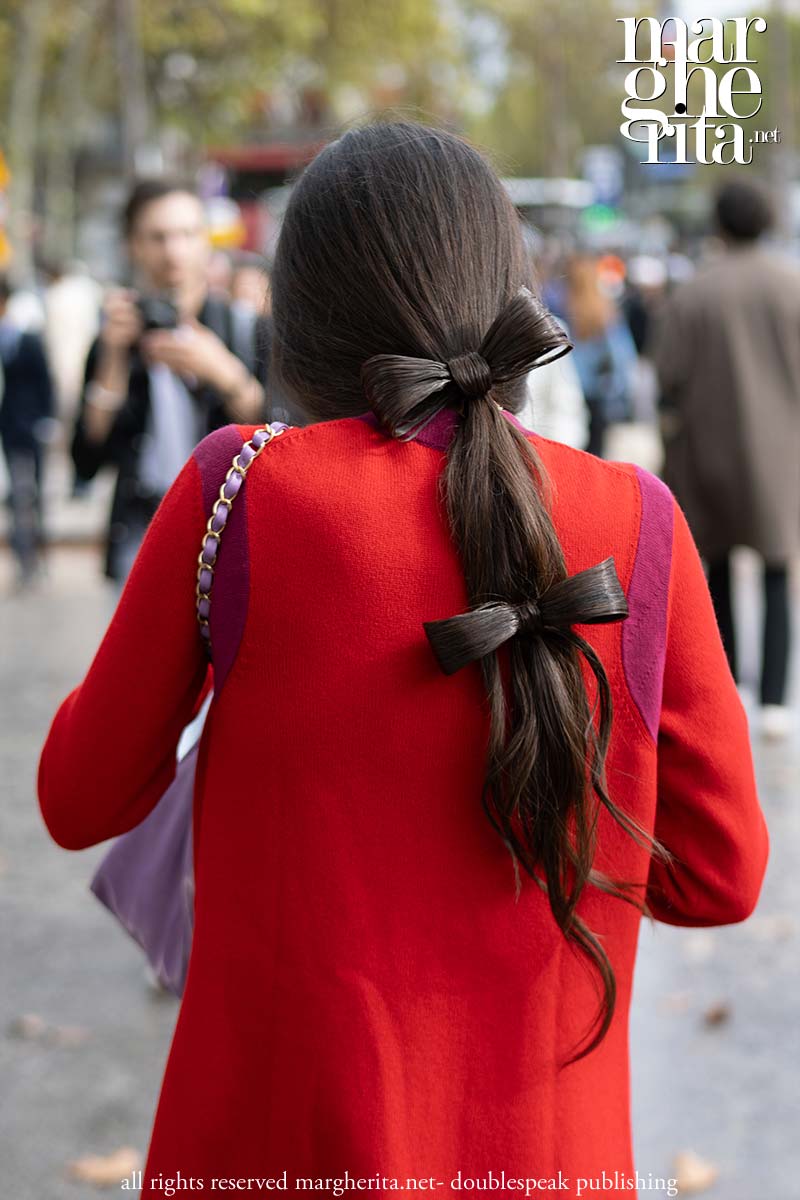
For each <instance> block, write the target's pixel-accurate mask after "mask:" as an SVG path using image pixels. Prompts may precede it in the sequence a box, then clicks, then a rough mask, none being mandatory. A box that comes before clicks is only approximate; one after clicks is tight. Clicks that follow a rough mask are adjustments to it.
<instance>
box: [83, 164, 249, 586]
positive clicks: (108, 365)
mask: <svg viewBox="0 0 800 1200" xmlns="http://www.w3.org/2000/svg"><path fill="white" fill-rule="evenodd" d="M124 232H125V239H126V243H127V246H128V251H129V255H130V261H131V266H132V269H133V273H134V281H135V284H136V287H135V288H118V289H114V290H113V291H111V292H110V293H109V294H108V296H107V298H106V301H105V305H104V314H103V317H104V319H103V322H102V327H101V330H100V333H99V335H98V337H97V339H96V341H95V342H94V344H93V345H92V348H91V350H90V352H89V356H88V359H87V363H86V371H85V382H84V389H83V395H82V397H81V404H80V409H79V413H78V418H77V422H76V425H75V431H74V436H73V439H72V458H73V462H74V464H75V470H76V474H77V477H78V478H79V479H81V480H90V479H92V478H93V477H94V476H95V475H96V474H97V472H98V471H99V470H100V469H101V468H102V467H104V466H107V465H109V464H113V465H114V466H116V467H117V470H118V475H117V483H116V487H115V490H114V498H113V501H112V505H111V517H110V526H109V531H108V544H107V553H106V563H105V574H106V575H107V576H108V577H109V578H111V579H113V580H116V581H117V582H118V583H120V584H121V583H122V582H124V580H125V578H126V577H127V574H128V572H129V570H130V568H131V566H132V564H133V560H134V559H135V557H136V553H137V551H138V548H139V545H140V544H141V541H142V538H143V537H144V533H145V531H146V529H147V526H148V524H149V522H150V520H151V518H152V516H153V514H154V513H155V511H156V508H157V507H158V505H159V503H160V501H161V499H162V498H163V496H164V494H165V493H166V491H167V490H168V488H169V487H170V485H171V484H172V482H173V480H174V479H175V477H176V476H177V474H178V472H179V471H180V469H181V467H182V466H183V463H184V462H185V461H186V459H187V458H188V457H189V455H190V454H191V452H192V450H193V449H194V447H195V446H196V445H197V443H198V442H199V441H200V440H201V439H202V438H203V437H205V435H206V434H207V433H210V432H211V431H212V430H214V429H217V428H219V427H220V426H222V425H227V424H230V423H231V422H239V423H242V424H255V423H258V422H261V421H262V420H265V419H266V404H265V382H266V380H265V375H266V369H265V358H266V355H267V354H268V350H269V347H268V345H267V333H266V325H265V324H264V323H263V322H262V321H261V319H259V318H256V317H254V318H253V321H252V324H251V326H250V327H249V329H248V330H245V331H244V335H243V330H242V325H241V321H240V320H238V319H234V314H232V312H231V308H230V305H229V304H228V303H227V302H226V301H225V300H223V299H221V298H218V297H215V296H212V295H209V293H208V285H207V266H208V259H209V254H210V242H209V239H208V233H207V229H206V223H205V219H204V210H203V205H202V203H201V201H200V200H199V198H198V197H197V196H196V195H195V194H194V192H193V191H192V190H191V188H188V187H184V186H182V185H181V184H179V183H177V182H175V183H173V182H169V181H166V180H157V181H153V182H144V183H140V184H138V185H137V186H136V187H135V188H134V189H133V191H132V193H131V195H130V197H129V199H128V203H127V205H126V208H125V213H124ZM265 288H266V279H265Z"/></svg>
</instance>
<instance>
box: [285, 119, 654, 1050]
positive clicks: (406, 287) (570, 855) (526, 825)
mask: <svg viewBox="0 0 800 1200" xmlns="http://www.w3.org/2000/svg"><path fill="white" fill-rule="evenodd" d="M530 284H531V280H530V277H529V267H528V263H527V257H526V254H525V250H524V244H523V241H522V237H521V232H520V229H519V222H518V220H517V217H516V214H515V212H514V209H513V207H512V205H511V204H510V202H509V200H508V198H507V196H506V193H505V191H504V189H503V187H502V185H501V184H500V182H499V180H498V178H497V176H496V175H495V173H494V171H493V170H492V168H491V167H490V166H489V164H488V162H487V161H486V160H485V158H484V157H483V156H482V155H481V154H480V153H478V151H477V150H475V149H474V148H473V147H471V146H470V145H468V144H467V143H466V142H464V141H463V140H462V139H460V138H458V137H456V136H454V135H452V134H450V133H447V132H444V131H442V130H438V129H432V128H428V127H426V126H421V125H416V124H413V123H410V122H392V123H384V124H374V125H369V126H366V127H361V128H357V129H354V130H351V131H349V132H348V133H346V134H345V135H344V136H343V137H341V138H340V139H338V140H337V141H335V142H333V143H331V144H330V145H329V146H327V147H326V148H325V149H324V150H323V151H322V152H321V153H320V154H319V155H318V156H317V157H316V159H314V161H313V162H312V163H311V165H310V166H309V167H308V168H307V169H306V171H305V173H304V174H303V175H302V177H301V178H300V180H299V182H298V184H297V186H296V187H295V189H294V191H293V193H292V197H291V199H290V202H289V205H288V208H287V211H286V214H285V218H284V222H283V227H282V231H281V235H280V239H279V243H278V248H277V253H276V259H275V264H274V271H273V276H272V288H273V316H274V322H275V326H274V328H275V343H274V355H273V365H274V368H275V369H276V370H277V373H278V377H279V380H280V382H281V383H282V384H283V385H284V386H285V387H286V388H288V390H289V391H290V392H291V393H293V394H294V396H295V397H296V399H297V400H298V402H299V403H300V404H301V405H302V407H303V408H304V409H305V411H306V412H307V413H308V414H309V416H310V417H311V418H312V419H315V420H321V421H325V420H331V419H335V418H339V417H347V416H356V415H359V414H361V413H363V412H365V411H366V410H367V408H369V407H371V408H372V409H373V410H374V412H375V413H376V414H377V416H378V417H379V418H380V420H381V421H382V422H383V424H384V426H385V427H386V429H387V431H388V432H389V433H391V434H393V435H394V436H396V437H408V436H413V434H414V432H415V431H416V430H418V429H419V428H421V427H422V425H424V423H425V422H426V421H427V420H429V419H430V418H431V416H432V415H433V414H435V412H437V411H438V410H439V409H440V408H441V407H442V406H445V405H447V406H449V407H452V408H455V409H457V411H458V412H459V414H460V417H459V418H457V419H456V426H455V430H454V433H453V437H452V439H451V442H450V445H449V448H448V451H447V459H446V464H445V467H444V470H443V472H442V474H441V477H440V482H441V486H442V488H443V494H444V499H445V502H446V508H447V513H448V518H449V522H450V528H451V531H452V536H453V539H454V543H455V545H456V547H457V549H458V552H459V554H460V558H461V562H462V564H463V570H464V577H465V581H466V587H467V593H468V596H469V602H470V611H469V612H467V613H463V614H456V615H455V616H454V617H452V618H448V619H446V620H443V621H431V622H426V623H425V633H426V635H427V636H428V639H429V641H430V643H431V647H432V649H433V651H434V653H435V654H436V657H437V659H438V661H439V664H440V666H441V667H442V669H443V670H444V671H446V672H448V673H451V672H452V671H455V670H458V669H459V668H460V667H462V666H463V665H465V664H466V663H467V662H471V661H477V662H479V664H480V667H481V670H482V673H483V679H484V683H485V687H486V693H487V698H488V707H489V713H490V720H491V733H490V742H489V749H488V762H487V773H486V779H485V782H484V788H483V793H482V803H483V807H484V809H485V811H486V814H487V816H488V818H489V820H490V821H491V823H492V825H493V826H494V828H495V829H496V830H497V832H498V833H499V835H500V836H501V837H502V839H503V840H504V842H505V844H506V845H507V847H508V849H509V851H510V853H511V857H512V861H513V864H514V870H515V877H516V886H517V895H519V886H520V876H519V867H520V866H521V867H522V868H523V870H524V871H525V872H526V873H527V874H528V875H529V876H530V877H531V878H532V879H533V880H535V882H536V883H537V884H538V885H539V887H541V888H542V890H543V891H544V892H545V893H546V895H547V898H548V901H549V904H550V908H551V910H552V913H553V916H554V918H555V920H556V921H557V923H558V925H559V927H560V928H561V930H562V931H563V933H564V935H565V936H566V937H567V939H568V940H569V941H570V942H571V943H572V944H573V945H574V946H575V947H576V948H577V949H578V951H580V952H581V953H582V954H583V955H585V957H586V958H587V959H588V960H589V962H590V963H592V964H593V965H594V966H595V967H596V968H597V970H598V972H599V974H600V978H601V980H602V986H603V1001H602V1005H601V1008H600V1010H599V1011H598V1014H597V1015H596V1017H595V1020H594V1022H593V1024H592V1026H591V1027H590V1031H589V1032H591V1029H593V1028H595V1026H598V1028H597V1032H596V1034H595V1036H594V1037H593V1038H592V1040H591V1042H590V1043H589V1044H588V1045H587V1046H586V1047H585V1048H584V1049H583V1050H582V1051H581V1052H580V1053H579V1054H576V1055H575V1056H574V1057H573V1058H570V1059H569V1060H567V1062H575V1061H577V1060H578V1059H580V1058H583V1057H584V1056H585V1055H587V1054H589V1053H590V1052H591V1051H592V1050H593V1049H594V1048H595V1046H596V1045H597V1044H598V1043H599V1042H600V1041H601V1040H602V1038H603V1037H604V1036H605V1034H606V1032H607V1030H608V1028H609V1025H610V1023H611V1020H612V1017H613V1013H614V1007H615V1000H616V982H615V977H614V972H613V970H612V967H611V964H610V962H609V959H608V956H607V954H606V952H605V950H604V948H603V946H602V945H601V943H600V941H599V939H598V938H597V937H596V936H595V934H593V933H592V931H591V930H590V929H589V928H588V927H587V926H586V924H585V922H584V921H583V920H582V919H581V917H580V916H579V915H578V912H577V906H578V901H579V899H580V897H581V894H582V892H583V890H584V888H585V887H586V885H587V884H593V885H594V886H596V887H598V888H601V889H602V890H603V891H604V892H607V893H608V894H610V895H612V896H615V897H617V898H618V899H620V900H624V901H626V902H628V903H631V904H633V905H635V907H637V908H638V909H639V910H640V911H642V912H644V913H646V914H647V915H649V912H648V909H647V906H646V904H645V903H644V902H643V899H642V900H640V899H639V898H638V897H637V896H636V895H635V894H634V893H635V891H636V889H637V888H641V887H643V886H644V885H643V884H642V883H638V884H633V883H629V882H621V881H614V882H612V881H611V880H609V879H607V878H606V877H605V876H604V875H602V874H601V873H600V872H598V871H596V870H594V869H593V866H592V864H593V860H594V857H595V848H596V835H597V822H598V816H599V809H600V806H603V807H605V809H606V810H607V811H608V812H609V813H610V814H611V815H612V816H613V817H614V819H615V820H616V821H618V822H619V824H620V825H621V826H622V827H623V828H624V829H625V830H626V831H627V832H628V833H629V834H630V835H631V837H632V838H633V839H634V840H635V841H636V842H637V844H638V845H640V846H643V847H644V846H646V847H647V848H648V849H649V850H650V851H651V852H654V853H657V854H659V855H660V856H663V857H668V855H667V852H666V851H665V850H663V848H662V847H661V846H660V845H659V844H658V843H657V842H656V841H655V840H654V839H653V838H651V837H650V835H649V834H648V833H647V832H646V831H645V830H644V829H643V828H642V827H641V826H640V825H639V824H638V823H637V822H636V821H634V820H633V818H631V817H630V816H629V815H627V814H626V813H624V812H622V811H621V810H620V809H619V808H617V807H616V805H615V804H614V803H613V801H612V800H611V798H610V796H609V795H608V791H607V786H606V779H605V759H606V752H607V749H608V745H609V739H610V733H611V718H612V704H611V692H610V687H609V683H608V679H607V676H606V672H605V670H604V668H603V665H602V663H601V662H600V660H599V659H598V657H597V654H596V653H595V651H594V650H593V648H592V647H591V645H590V644H589V643H588V642H586V641H585V640H584V639H583V638H582V637H581V636H579V635H578V634H577V633H576V632H575V631H574V629H573V628H572V625H573V624H576V623H587V624H589V623H592V622H601V621H615V620H621V619H623V618H624V617H625V615H626V614H627V604H626V601H625V597H624V594H623V593H622V589H621V587H620V585H619V581H618V579H617V576H616V572H615V570H614V567H613V561H612V560H607V561H606V562H605V563H602V564H598V565H597V567H595V568H593V569H591V570H589V571H585V572H581V573H580V574H578V575H575V576H572V577H571V578H568V576H567V570H566V565H565V561H564V555H563V552H562V548H561V545H560V543H559V540H558V536H557V534H556V531H555V529H554V527H553V523H552V520H551V518H550V515H549V511H548V504H547V480H546V477H545V473H544V469H543V465H542V463H541V461H540V459H539V457H538V455H537V454H536V451H535V449H534V447H533V446H532V444H531V443H530V441H529V440H528V439H527V438H526V437H525V436H524V434H522V433H521V432H520V431H519V430H518V429H517V428H516V427H515V426H514V425H513V423H512V422H510V421H509V420H508V419H507V418H506V417H504V416H503V415H502V412H501V411H500V406H503V407H505V408H506V409H508V410H509V411H511V412H515V411H518V410H519V409H520V407H521V406H522V404H523V402H524V396H525V376H526V374H527V372H528V371H529V370H530V369H531V368H532V367H534V366H536V365H537V364H539V363H541V361H543V360H544V359H545V358H552V357H554V356H557V355H558V354H561V353H564V352H565V351H566V350H568V349H570V346H569V342H568V340H567V338H566V335H565V334H564V332H563V330H562V329H561V327H560V325H558V324H557V322H556V321H555V320H554V319H553V318H552V317H551V316H550V314H549V313H548V312H547V310H546V309H545V308H544V306H543V305H542V304H541V303H540V301H539V300H538V299H536V297H535V296H534V295H533V294H532V292H531V291H530V290H529V287H530ZM501 645H503V647H504V649H503V652H505V653H507V655H508V659H507V662H508V673H509V694H508V695H507V694H506V689H505V687H504V683H503V677H502V671H501V661H500V653H501V650H500V647H501ZM581 655H583V656H584V658H585V660H586V662H587V663H588V665H589V667H590V669H591V672H592V674H593V676H594V680H595V681H596V689H595V690H596V696H595V698H594V700H593V701H590V699H589V696H588V694H587V690H586V687H585V685H584V681H583V676H582V671H581V658H580V656H581ZM564 1065H567V1064H566V1063H565V1064H564Z"/></svg>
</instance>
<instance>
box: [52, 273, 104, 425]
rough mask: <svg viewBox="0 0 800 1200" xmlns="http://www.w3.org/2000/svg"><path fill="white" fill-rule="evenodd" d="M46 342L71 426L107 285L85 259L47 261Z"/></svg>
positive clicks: (60, 412) (61, 409)
mask: <svg viewBox="0 0 800 1200" xmlns="http://www.w3.org/2000/svg"><path fill="white" fill-rule="evenodd" d="M43 273H44V276H45V279H46V287H45V290H44V308H45V345H46V348H47V361H48V363H49V364H50V370H51V373H52V376H53V385H54V388H55V393H56V401H57V406H58V415H59V417H60V418H61V419H62V420H63V421H66V422H68V423H69V427H70V429H71V428H72V424H73V422H74V420H75V417H76V415H77V411H78V403H79V400H80V396H81V392H82V390H83V375H84V370H85V367H86V356H87V354H88V353H89V350H90V348H91V345H92V342H93V341H94V339H95V338H96V337H97V330H98V326H99V323H100V311H101V308H102V303H103V289H102V287H101V286H100V284H99V283H97V282H96V281H95V280H94V279H92V277H91V275H90V274H89V272H88V270H87V268H86V266H85V264H84V263H81V262H78V261H74V262H69V263H66V264H63V265H62V264H61V263H58V262H49V263H47V264H45V267H44V272H43Z"/></svg>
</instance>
